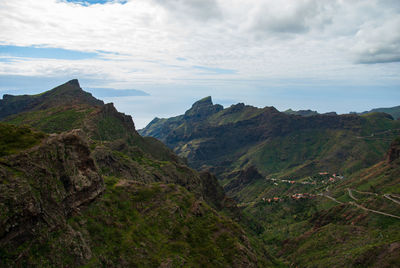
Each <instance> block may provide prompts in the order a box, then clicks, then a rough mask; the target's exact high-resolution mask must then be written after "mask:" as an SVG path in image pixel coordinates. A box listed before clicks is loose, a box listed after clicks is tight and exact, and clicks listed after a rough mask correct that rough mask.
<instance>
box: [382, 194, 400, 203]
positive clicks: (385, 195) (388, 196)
mask: <svg viewBox="0 0 400 268" xmlns="http://www.w3.org/2000/svg"><path fill="white" fill-rule="evenodd" d="M383 196H384V197H385V198H386V199H389V200H391V201H393V202H395V203H396V204H399V205H400V201H398V200H396V199H393V198H392V197H390V194H384V195H383Z"/></svg>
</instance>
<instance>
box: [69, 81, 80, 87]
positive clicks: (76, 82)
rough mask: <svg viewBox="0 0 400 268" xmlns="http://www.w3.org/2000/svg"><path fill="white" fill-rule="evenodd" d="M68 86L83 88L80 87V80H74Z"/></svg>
mask: <svg viewBox="0 0 400 268" xmlns="http://www.w3.org/2000/svg"><path fill="white" fill-rule="evenodd" d="M67 84H69V85H71V86H74V87H78V88H81V86H80V85H79V81H78V79H72V80H70V81H68V82H67Z"/></svg>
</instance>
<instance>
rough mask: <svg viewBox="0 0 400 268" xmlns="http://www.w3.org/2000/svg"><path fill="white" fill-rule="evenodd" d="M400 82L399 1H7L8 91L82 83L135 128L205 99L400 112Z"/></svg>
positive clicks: (4, 55)
mask: <svg viewBox="0 0 400 268" xmlns="http://www.w3.org/2000/svg"><path fill="white" fill-rule="evenodd" d="M399 74H400V1H399V0H279V1H276V0H246V1H242V0H125V1H120V0H113V1H107V0H101V1H75V0H40V1H37V0H1V1H0V94H5V93H8V94H15V95H17V94H25V93H32V94H34V93H39V92H42V91H45V90H48V89H51V88H53V87H56V86H57V85H59V84H62V83H65V82H67V81H69V80H71V79H75V78H77V79H79V81H80V85H81V87H82V88H83V89H84V90H88V91H91V90H92V92H94V91H96V90H97V92H102V93H103V95H101V98H102V99H103V100H104V101H105V102H113V103H114V104H115V106H116V107H117V109H118V110H119V111H122V112H124V113H127V114H130V115H132V117H133V119H134V121H135V124H136V127H137V128H142V127H144V126H145V125H146V124H147V123H148V122H150V121H151V120H152V119H153V118H154V117H170V116H175V115H178V114H182V113H184V112H185V111H186V110H187V109H189V108H190V107H191V105H192V103H193V102H194V101H196V100H198V99H201V98H203V97H205V96H212V98H213V101H214V103H219V104H222V105H224V106H225V107H227V106H230V105H231V104H235V103H238V102H244V103H246V104H248V105H253V106H258V107H264V106H274V107H276V108H277V109H278V110H286V109H289V108H291V109H294V110H299V109H312V110H317V111H319V112H330V111H336V112H338V113H348V112H351V111H357V112H362V111H366V110H370V109H372V108H377V107H392V106H397V105H400V75H399ZM104 89H107V90H106V91H107V92H106V93H107V94H105V93H104V92H105V91H104ZM110 89H114V90H115V91H114V92H116V91H117V90H122V91H120V92H118V93H116V94H112V93H110V92H113V91H112V90H110ZM129 92H131V93H132V92H133V93H132V94H130V93H129ZM135 92H136V93H137V92H139V93H140V94H136V93H135ZM143 92H145V93H147V94H145V93H143ZM128 93H129V94H128Z"/></svg>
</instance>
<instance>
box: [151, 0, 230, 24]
mask: <svg viewBox="0 0 400 268" xmlns="http://www.w3.org/2000/svg"><path fill="white" fill-rule="evenodd" d="M153 1H154V2H155V3H156V4H158V5H160V6H162V7H164V8H165V9H166V10H167V11H168V12H171V13H172V14H173V16H178V17H180V18H185V19H187V18H193V19H197V20H201V21H207V20H212V19H220V18H221V15H222V12H221V9H220V7H219V5H218V2H217V1H216V0H153Z"/></svg>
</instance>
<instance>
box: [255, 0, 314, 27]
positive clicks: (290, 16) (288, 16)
mask: <svg viewBox="0 0 400 268" xmlns="http://www.w3.org/2000/svg"><path fill="white" fill-rule="evenodd" d="M318 9H319V1H316V0H313V1H310V0H307V1H304V0H299V1H292V2H286V3H280V2H273V1H266V2H264V3H263V4H262V5H261V6H260V7H259V8H257V10H256V12H254V15H253V16H254V19H253V21H252V23H251V29H252V30H255V31H259V32H266V33H305V32H307V31H309V30H310V27H311V26H312V25H311V24H312V21H313V20H314V19H315V17H316V16H317V15H318V11H319V10H318Z"/></svg>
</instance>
